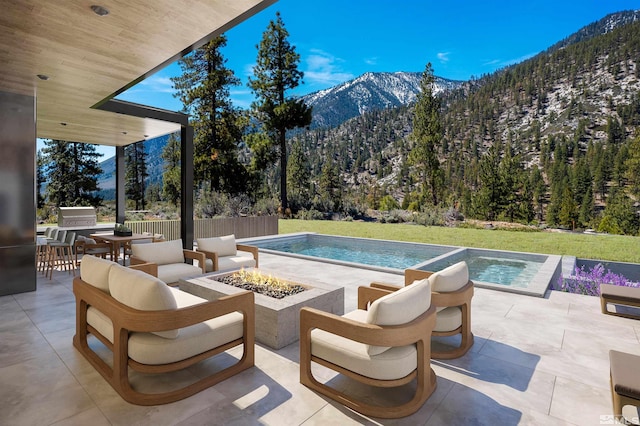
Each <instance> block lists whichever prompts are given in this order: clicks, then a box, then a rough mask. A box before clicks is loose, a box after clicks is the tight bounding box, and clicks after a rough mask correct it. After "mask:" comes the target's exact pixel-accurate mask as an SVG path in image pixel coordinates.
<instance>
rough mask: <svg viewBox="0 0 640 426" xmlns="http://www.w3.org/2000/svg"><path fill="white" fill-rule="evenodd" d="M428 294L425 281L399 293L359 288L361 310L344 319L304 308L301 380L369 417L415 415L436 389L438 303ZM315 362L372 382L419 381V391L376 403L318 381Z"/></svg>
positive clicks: (398, 383) (378, 384)
mask: <svg viewBox="0 0 640 426" xmlns="http://www.w3.org/2000/svg"><path fill="white" fill-rule="evenodd" d="M430 297H431V284H430V283H429V282H428V281H427V280H424V281H422V282H420V283H416V284H415V285H412V286H408V287H405V288H402V289H400V290H398V291H395V292H391V291H387V290H382V289H376V288H371V287H360V288H358V309H357V310H355V311H353V312H350V313H348V314H346V315H344V316H342V317H340V316H337V315H334V314H331V313H327V312H323V311H320V310H317V309H312V308H302V309H301V310H300V383H302V384H303V385H305V386H307V387H309V388H310V389H312V390H314V391H316V392H319V393H321V394H323V395H325V396H327V397H329V398H331V399H333V400H335V401H337V402H339V403H341V404H344V405H346V406H347V407H349V408H351V409H353V410H355V411H357V412H359V413H362V414H364V415H367V416H373V417H381V418H399V417H405V416H408V415H410V414H412V413H415V412H416V411H418V410H419V409H420V407H421V406H422V405H423V404H424V403H425V401H426V400H427V399H428V398H429V396H431V394H432V393H433V391H434V390H435V388H436V375H435V373H434V371H433V369H432V368H431V360H430V358H431V330H432V329H433V326H434V324H435V307H433V306H430V304H429V299H430ZM367 307H368V309H367ZM312 361H313V362H316V363H318V364H320V365H323V366H324V367H327V368H329V369H332V370H334V371H337V372H338V373H340V374H342V375H344V376H347V377H349V378H351V379H354V380H357V381H359V382H361V383H364V384H366V385H370V386H376V387H383V388H392V387H398V386H402V385H405V384H407V383H410V382H411V381H413V380H416V389H415V394H414V395H413V397H412V398H411V400H409V401H408V402H405V403H403V404H400V405H396V406H378V405H373V404H370V403H367V402H364V401H361V400H358V399H356V398H355V397H352V396H350V395H347V394H345V393H343V392H341V391H339V390H337V389H334V388H332V387H330V386H329V385H328V384H323V383H320V382H319V381H318V380H316V378H315V377H314V376H313V373H312V371H311V362H312ZM390 391H391V390H390Z"/></svg>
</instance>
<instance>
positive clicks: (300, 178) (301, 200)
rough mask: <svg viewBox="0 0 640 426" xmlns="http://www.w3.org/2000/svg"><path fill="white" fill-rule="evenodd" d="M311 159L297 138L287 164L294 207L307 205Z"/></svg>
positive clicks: (289, 187)
mask: <svg viewBox="0 0 640 426" xmlns="http://www.w3.org/2000/svg"><path fill="white" fill-rule="evenodd" d="M309 172H310V167H309V160H308V159H307V156H306V155H305V154H304V151H303V149H302V143H301V142H300V140H295V141H294V142H293V143H292V144H291V154H290V156H289V161H288V165H287V186H288V190H289V194H290V195H291V197H290V199H291V201H292V204H293V207H294V208H298V207H307V206H308V201H309Z"/></svg>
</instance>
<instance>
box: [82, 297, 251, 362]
mask: <svg viewBox="0 0 640 426" xmlns="http://www.w3.org/2000/svg"><path fill="white" fill-rule="evenodd" d="M169 290H170V291H171V292H172V293H173V295H174V297H175V300H176V304H177V305H178V308H184V307H187V306H192V305H196V304H198V303H203V302H206V300H205V299H202V298H200V297H197V296H194V295H192V294H189V293H185V292H183V291H180V290H178V289H176V288H169ZM87 323H88V324H90V325H91V326H92V327H93V328H95V329H96V330H97V331H98V332H99V333H100V334H102V335H103V336H104V337H105V338H107V339H108V340H109V341H110V342H113V324H112V323H111V320H110V319H109V317H107V316H106V315H104V314H103V313H102V312H100V311H98V310H97V309H96V308H94V307H89V309H88V311H87ZM242 333H243V316H242V314H241V313H239V312H232V313H230V314H227V315H223V316H221V317H218V318H213V319H210V320H208V321H205V322H202V323H198V324H194V325H192V326H189V327H185V328H181V329H180V333H179V334H178V337H177V338H175V339H165V338H162V337H159V336H157V335H155V334H152V333H139V332H138V333H136V332H134V333H131V336H130V337H129V357H130V358H131V359H133V360H134V361H137V362H139V363H141V364H150V365H160V364H167V363H171V362H177V361H181V360H183V359H186V358H190V357H192V356H195V355H198V354H201V353H203V352H205V351H207V350H210V349H213V348H216V347H218V346H220V345H223V344H225V343H228V342H231V341H233V340H236V339H239V338H241V337H242Z"/></svg>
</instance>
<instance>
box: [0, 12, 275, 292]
mask: <svg viewBox="0 0 640 426" xmlns="http://www.w3.org/2000/svg"><path fill="white" fill-rule="evenodd" d="M275 1H276V0H237V1H233V2H228V1H226V2H221V1H207V0H196V1H191V0H189V1H170V0H160V1H154V2H152V3H149V2H143V1H130V2H114V1H105V2H103V3H101V4H93V3H91V2H87V1H83V0H69V1H64V2H58V3H55V4H52V3H51V2H46V1H41V0H27V1H20V2H14V1H7V0H0V6H2V10H3V11H4V12H3V17H2V19H0V36H1V37H0V63H2V73H0V128H1V129H2V132H0V179H2V181H3V185H2V186H1V187H0V267H2V269H3V271H4V273H5V280H3V282H2V283H1V284H0V295H6V294H15V293H20V292H28V291H34V290H36V284H37V281H36V270H35V252H36V247H35V242H36V225H35V216H36V214H35V213H36V204H35V200H36V188H35V184H36V168H35V163H36V138H46V139H58V140H63V141H68V142H81V143H92V144H100V145H108V146H114V147H115V148H116V220H117V221H118V222H124V217H125V214H124V211H125V194H124V147H125V146H127V145H129V144H132V143H135V142H139V141H143V140H146V139H150V138H155V137H158V136H162V135H166V134H168V133H173V132H180V135H181V156H182V159H181V164H182V167H181V184H182V199H181V212H180V213H181V217H182V218H183V220H182V223H181V236H182V239H183V241H184V244H185V246H187V247H190V246H191V244H192V241H193V220H192V218H193V167H192V164H193V129H192V127H191V126H190V125H189V121H188V116H186V115H185V114H182V113H178V112H174V111H166V110H162V109H158V108H154V107H153V106H145V105H138V104H133V103H129V102H124V101H121V100H116V99H114V97H116V96H117V95H118V94H120V93H122V92H124V91H125V90H127V89H128V88H130V87H132V86H134V85H135V84H137V83H139V82H140V81H142V80H144V79H145V78H147V77H149V76H151V75H153V74H154V73H155V72H156V71H158V70H160V69H162V68H164V67H165V66H167V65H169V64H171V63H173V62H175V61H176V60H178V59H180V58H181V57H183V56H184V55H186V54H188V53H189V52H191V51H193V50H194V49H197V48H198V47H200V46H202V45H203V44H205V43H207V42H208V41H210V40H212V39H213V38H215V37H216V36H218V35H220V34H222V33H224V32H225V31H226V30H228V29H229V28H231V27H233V26H235V25H237V24H239V23H241V22H242V21H244V20H245V19H247V18H249V17H251V16H253V15H254V14H256V13H258V12H260V11H261V10H263V9H265V8H266V7H268V6H270V5H272V4H273V3H275Z"/></svg>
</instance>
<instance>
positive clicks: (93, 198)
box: [42, 139, 102, 207]
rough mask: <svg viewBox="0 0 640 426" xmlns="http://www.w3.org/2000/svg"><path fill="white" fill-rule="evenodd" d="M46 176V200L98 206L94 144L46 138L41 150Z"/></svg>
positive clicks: (56, 202)
mask: <svg viewBox="0 0 640 426" xmlns="http://www.w3.org/2000/svg"><path fill="white" fill-rule="evenodd" d="M42 154H43V157H44V158H43V161H44V163H45V164H46V167H45V168H46V174H47V178H48V185H47V196H48V199H49V202H51V203H53V204H54V205H56V206H57V207H60V206H84V205H91V206H96V207H97V206H98V205H99V204H100V202H101V201H102V199H101V198H100V197H99V196H97V195H95V192H96V191H97V190H98V175H99V174H100V173H102V170H101V169H100V166H99V165H98V160H97V159H98V157H100V156H101V155H102V154H99V153H98V152H96V147H95V145H92V144H85V143H76V142H66V141H61V140H55V139H54V140H47V141H45V147H44V148H43V150H42Z"/></svg>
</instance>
